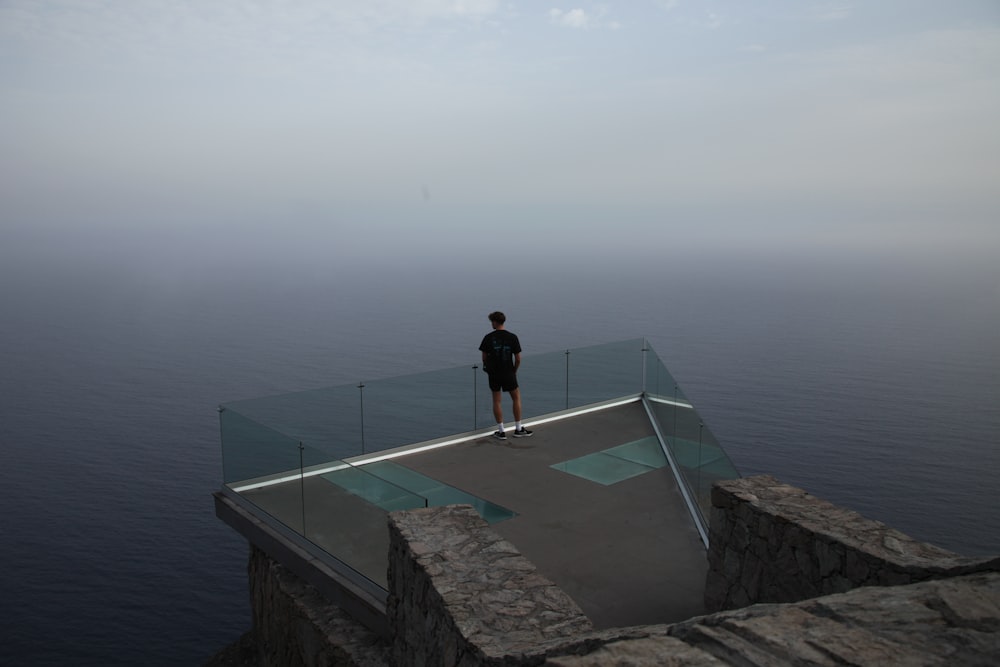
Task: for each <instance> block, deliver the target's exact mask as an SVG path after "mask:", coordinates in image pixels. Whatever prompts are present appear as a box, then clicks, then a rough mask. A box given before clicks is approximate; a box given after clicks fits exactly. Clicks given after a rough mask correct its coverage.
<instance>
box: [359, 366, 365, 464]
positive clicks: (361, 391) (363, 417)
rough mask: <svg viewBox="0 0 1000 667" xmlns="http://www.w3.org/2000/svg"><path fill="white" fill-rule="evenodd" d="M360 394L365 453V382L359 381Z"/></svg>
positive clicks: (362, 436) (362, 438)
mask: <svg viewBox="0 0 1000 667" xmlns="http://www.w3.org/2000/svg"><path fill="white" fill-rule="evenodd" d="M358 395H359V396H360V397H361V453H362V454H364V453H365V383H364V382H359V383H358Z"/></svg>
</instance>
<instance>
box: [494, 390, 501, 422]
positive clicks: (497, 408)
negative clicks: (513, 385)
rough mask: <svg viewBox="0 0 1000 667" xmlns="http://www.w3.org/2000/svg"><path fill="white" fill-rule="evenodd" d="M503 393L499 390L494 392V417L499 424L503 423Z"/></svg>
mask: <svg viewBox="0 0 1000 667" xmlns="http://www.w3.org/2000/svg"><path fill="white" fill-rule="evenodd" d="M502 398H503V394H502V393H501V392H499V391H495V392H493V418H494V419H495V420H496V421H497V423H498V424H502V423H503V402H502V401H501V399H502Z"/></svg>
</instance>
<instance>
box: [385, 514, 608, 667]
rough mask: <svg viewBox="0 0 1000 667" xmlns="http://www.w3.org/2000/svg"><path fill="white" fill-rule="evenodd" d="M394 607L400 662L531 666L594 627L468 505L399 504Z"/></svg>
mask: <svg viewBox="0 0 1000 667" xmlns="http://www.w3.org/2000/svg"><path fill="white" fill-rule="evenodd" d="M389 533H390V547H389V599H388V602H387V605H386V613H387V615H388V620H389V628H390V634H391V639H392V656H393V664H396V665H434V666H439V665H440V666H446V667H448V666H452V665H461V666H471V665H530V664H539V663H540V662H542V661H543V660H544V656H545V654H546V651H548V650H550V649H551V648H552V647H554V646H558V645H560V644H563V643H565V642H566V641H567V639H569V638H573V637H576V636H577V635H579V634H581V633H586V632H589V631H591V630H593V626H592V625H591V623H590V621H589V620H588V619H587V617H586V616H585V615H584V614H583V612H582V611H581V610H580V608H579V606H578V605H577V604H576V603H575V602H573V600H572V599H570V597H569V596H568V595H566V593H564V592H563V591H562V590H561V589H559V588H558V587H557V586H555V584H553V583H552V582H551V581H549V580H548V579H546V578H545V577H543V576H541V575H540V574H539V573H538V572H537V570H536V569H535V566H534V565H533V564H532V563H531V562H530V561H528V560H527V559H526V558H525V557H524V556H522V555H521V554H520V552H519V551H518V550H517V549H516V548H515V547H514V545H512V544H510V543H509V542H507V541H505V540H504V539H502V538H501V537H500V536H499V535H497V534H496V533H495V532H493V531H492V530H490V528H489V527H488V525H487V524H486V522H485V521H483V519H482V518H480V516H479V514H478V513H477V512H476V511H475V510H474V509H473V508H472V507H470V506H468V505H457V506H449V507H432V508H428V509H423V510H413V511H408V512H394V513H392V514H390V519H389Z"/></svg>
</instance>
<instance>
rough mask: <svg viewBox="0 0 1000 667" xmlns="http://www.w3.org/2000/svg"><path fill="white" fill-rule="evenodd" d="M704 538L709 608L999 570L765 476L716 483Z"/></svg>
mask: <svg viewBox="0 0 1000 667" xmlns="http://www.w3.org/2000/svg"><path fill="white" fill-rule="evenodd" d="M709 544H710V546H709V552H708V562H709V572H708V576H707V579H706V583H705V607H706V609H708V610H709V611H717V610H721V609H737V608H740V607H744V606H747V605H749V604H754V603H757V602H797V601H799V600H805V599H809V598H814V597H818V596H821V595H829V594H831V593H841V592H844V591H848V590H851V589H853V588H856V587H859V586H895V585H901V584H909V583H913V582H918V581H926V580H929V579H936V578H940V577H951V576H957V575H960V574H967V573H971V572H979V571H991V570H992V571H997V570H1000V558H994V559H992V560H983V559H972V558H964V557H962V556H959V555H958V554H955V553H952V552H950V551H946V550H944V549H940V548H938V547H935V546H933V545H930V544H926V543H923V542H918V541H916V540H913V539H912V538H910V537H908V536H907V535H904V534H903V533H901V532H899V531H897V530H894V529H892V528H890V527H888V526H886V525H885V524H883V523H880V522H878V521H873V520H871V519H866V518H864V517H863V516H861V515H860V514H858V513H857V512H853V511H851V510H847V509H844V508H842V507H837V506H836V505H833V504H831V503H829V502H826V501H824V500H820V499H819V498H816V497H814V496H812V495H810V494H808V493H806V492H805V491H803V490H801V489H797V488H795V487H792V486H789V485H787V484H782V483H781V482H779V481H778V480H776V479H774V478H773V477H771V476H768V475H761V476H756V477H744V478H742V479H735V480H727V481H725V482H719V483H717V484H716V486H715V487H714V488H713V490H712V516H711V529H710V533H709Z"/></svg>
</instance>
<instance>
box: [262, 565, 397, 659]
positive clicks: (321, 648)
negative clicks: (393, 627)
mask: <svg viewBox="0 0 1000 667" xmlns="http://www.w3.org/2000/svg"><path fill="white" fill-rule="evenodd" d="M247 571H248V575H249V580H250V599H251V608H252V613H253V630H252V631H251V636H252V637H253V643H254V644H255V646H256V653H257V656H256V661H255V662H253V663H252V664H256V665H268V666H270V665H274V666H276V667H277V666H286V665H302V666H303V667H339V666H341V665H342V666H344V667H384V666H385V665H388V664H389V660H388V657H389V651H388V646H387V645H386V644H385V643H384V642H383V640H382V638H381V637H379V636H378V635H376V634H375V633H373V632H371V631H370V630H368V629H367V628H365V627H364V626H363V625H361V624H360V623H358V622H357V621H355V620H354V619H353V618H351V617H350V616H349V615H348V614H347V613H346V612H344V611H343V610H342V609H341V608H340V607H338V606H336V605H335V604H332V603H331V602H329V601H328V600H327V599H326V598H324V597H323V596H322V595H321V594H320V593H319V592H318V591H317V590H316V589H315V588H313V587H312V586H310V585H309V584H308V583H306V582H304V581H303V580H302V579H300V578H298V577H297V576H295V574H293V573H292V572H291V571H290V570H288V569H287V568H286V567H284V566H283V565H281V564H279V563H278V562H277V561H275V560H273V559H271V558H270V557H269V556H268V555H267V554H265V553H264V552H263V551H261V550H260V549H258V548H257V547H255V546H253V545H251V547H250V560H249V564H248V566H247Z"/></svg>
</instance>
